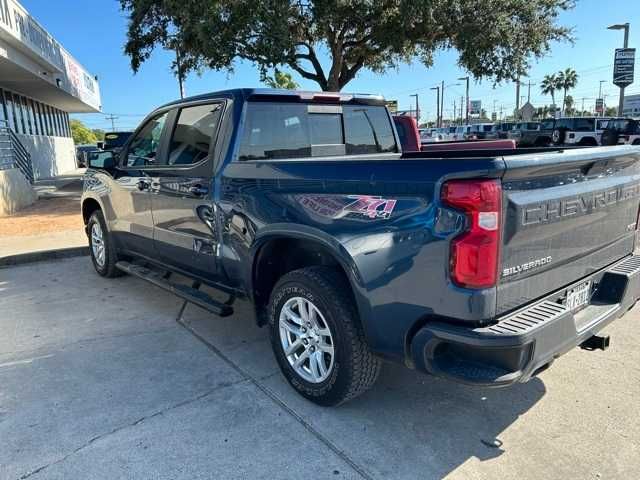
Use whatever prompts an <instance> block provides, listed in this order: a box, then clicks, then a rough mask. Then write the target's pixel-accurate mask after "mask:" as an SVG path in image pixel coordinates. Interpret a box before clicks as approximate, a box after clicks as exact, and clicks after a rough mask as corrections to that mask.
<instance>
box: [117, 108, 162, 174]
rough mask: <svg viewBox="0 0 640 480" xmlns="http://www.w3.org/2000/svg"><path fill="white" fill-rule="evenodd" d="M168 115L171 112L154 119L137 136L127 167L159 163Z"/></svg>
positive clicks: (126, 163) (126, 159)
mask: <svg viewBox="0 0 640 480" xmlns="http://www.w3.org/2000/svg"><path fill="white" fill-rule="evenodd" d="M168 115H169V112H165V113H163V114H160V115H158V116H156V117H154V118H152V119H151V120H149V121H148V122H147V123H146V124H145V125H144V127H142V129H141V130H140V131H139V132H138V133H137V134H136V136H135V137H134V139H133V140H132V141H131V143H130V144H129V149H128V150H127V157H126V158H125V165H124V166H125V167H144V166H149V165H155V164H156V163H157V158H156V157H157V155H158V148H159V147H160V139H161V136H162V129H163V128H164V124H165V123H166V121H167V116H168Z"/></svg>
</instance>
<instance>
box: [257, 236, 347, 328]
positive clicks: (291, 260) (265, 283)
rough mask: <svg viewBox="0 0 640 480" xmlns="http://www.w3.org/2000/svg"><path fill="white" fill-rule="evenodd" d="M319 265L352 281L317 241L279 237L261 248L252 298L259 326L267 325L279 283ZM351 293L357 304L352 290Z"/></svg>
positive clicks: (331, 254) (327, 250)
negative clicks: (267, 314)
mask: <svg viewBox="0 0 640 480" xmlns="http://www.w3.org/2000/svg"><path fill="white" fill-rule="evenodd" d="M317 265H324V266H329V267H334V268H335V269H336V270H337V271H338V272H339V273H340V274H342V275H344V277H345V280H346V281H347V282H349V278H348V276H347V273H346V272H345V270H344V268H343V267H342V265H341V264H340V262H338V260H336V258H335V256H334V255H333V253H332V252H331V251H330V250H329V249H328V248H327V247H325V246H324V245H322V244H320V243H318V242H314V241H312V240H306V239H297V238H277V239H273V240H269V241H268V242H267V243H265V244H264V245H263V246H262V247H261V248H260V250H259V251H258V253H257V254H256V257H255V261H254V264H253V297H254V303H255V308H256V313H257V315H256V317H257V321H258V325H264V324H265V323H266V322H267V318H266V311H267V308H266V307H267V305H268V303H269V297H270V296H271V291H272V290H273V287H275V285H276V283H277V282H278V280H279V279H280V278H281V277H282V276H283V275H285V274H287V273H289V272H291V271H293V270H298V269H300V268H304V267H311V266H317ZM349 293H350V295H351V296H352V298H353V301H354V302H355V297H354V296H353V291H352V290H351V289H350V292H349Z"/></svg>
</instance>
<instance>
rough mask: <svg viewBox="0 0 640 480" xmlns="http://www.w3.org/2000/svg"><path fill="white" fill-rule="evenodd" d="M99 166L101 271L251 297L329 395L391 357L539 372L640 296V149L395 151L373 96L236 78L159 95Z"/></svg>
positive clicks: (316, 397)
mask: <svg viewBox="0 0 640 480" xmlns="http://www.w3.org/2000/svg"><path fill="white" fill-rule="evenodd" d="M91 167H92V168H90V169H89V170H88V172H87V176H86V179H85V189H84V195H83V199H82V214H83V217H84V221H85V224H86V230H87V234H88V236H89V240H90V245H91V255H92V260H93V264H94V266H95V269H96V271H97V272H98V273H99V274H100V275H102V276H106V277H112V276H116V275H117V274H119V273H122V272H126V273H129V274H133V275H137V276H139V277H141V278H144V279H145V280H148V281H151V282H153V283H154V284H156V285H158V286H159V287H162V288H165V289H166V290H169V291H171V292H173V293H175V294H176V295H179V296H181V297H183V298H184V299H185V300H187V301H189V302H192V303H194V304H196V305H199V306H200V307H202V308H205V309H207V310H209V311H211V312H213V313H215V314H218V315H221V316H224V315H230V314H231V313H233V305H232V304H233V300H234V299H236V298H240V299H246V300H249V301H251V302H252V303H253V305H254V306H255V318H256V321H257V322H258V324H259V325H268V327H269V329H270V333H271V341H272V345H273V350H274V353H275V357H276V358H277V360H278V363H279V365H280V367H281V369H282V372H283V374H284V375H285V376H286V378H287V380H288V381H289V382H290V384H291V385H292V386H293V387H294V388H295V389H296V390H297V391H299V392H300V393H301V394H302V395H304V396H305V397H307V398H308V399H310V400H312V401H314V402H316V403H318V404H322V405H336V404H339V403H341V402H344V401H346V400H349V399H351V398H353V397H355V396H356V395H358V394H360V393H362V392H363V391H365V390H366V389H367V388H369V387H370V386H371V385H373V383H374V382H375V380H376V377H377V376H378V373H379V370H380V366H381V359H383V358H385V359H389V360H392V361H396V362H400V363H403V364H405V365H406V366H408V367H410V368H415V369H418V370H421V371H424V372H428V373H430V374H433V375H437V376H440V377H445V378H448V379H451V380H454V381H459V382H464V383H468V384H473V385H483V386H504V385H509V384H513V383H515V382H524V381H527V380H528V379H530V378H531V377H532V376H533V375H536V374H537V373H538V372H540V371H542V370H543V369H545V368H547V367H548V366H549V365H550V364H551V363H552V362H553V361H554V360H555V359H556V358H557V357H558V356H560V355H562V354H563V353H565V352H567V351H568V350H570V349H572V348H574V347H576V346H578V345H580V346H582V347H584V348H586V349H596V348H601V349H604V348H606V347H607V346H608V337H603V336H599V335H598V333H599V331H600V330H601V329H602V328H603V327H604V326H606V325H607V324H608V323H609V322H611V321H613V320H614V319H616V318H619V317H621V316H622V315H623V314H624V313H625V312H627V310H629V309H630V308H631V307H632V306H633V305H634V304H635V303H636V301H637V300H638V298H639V297H640V256H638V255H634V253H633V252H634V250H635V248H636V246H638V245H640V242H639V241H638V214H639V201H640V148H637V147H631V146H622V147H607V148H578V149H565V150H561V149H557V148H556V149H552V148H543V149H516V150H504V151H501V150H468V151H438V152H413V153H405V154H403V153H402V152H401V149H400V146H399V140H398V135H397V133H396V131H395V128H394V125H393V121H392V118H391V116H390V115H389V113H388V111H387V109H386V108H385V106H384V101H383V99H382V98H380V97H377V96H369V95H349V94H339V93H336V94H332V93H311V92H292V91H278V90H261V89H238V90H228V91H223V92H217V93H212V94H208V95H203V96H199V97H193V98H189V99H185V100H182V101H179V102H175V103H171V104H168V105H165V106H163V107H161V108H159V109H157V110H156V111H154V112H153V113H151V114H150V115H149V116H148V117H147V119H145V120H144V121H143V122H142V124H141V126H140V127H139V128H138V129H137V131H136V132H135V133H134V134H133V135H132V136H131V138H130V139H129V140H128V141H127V143H126V144H125V145H124V147H123V149H122V151H121V152H119V153H118V154H113V153H112V152H103V153H100V154H99V155H98V156H97V157H96V158H94V159H92V160H91ZM201 286H203V287H206V288H205V290H211V289H212V288H213V289H217V290H219V291H222V292H224V293H225V294H227V295H228V296H229V299H228V300H227V301H220V300H217V299H216V298H219V296H216V295H213V294H212V295H210V294H208V293H206V292H205V291H203V290H202V289H201V288H200V287H201ZM214 297H215V298H214Z"/></svg>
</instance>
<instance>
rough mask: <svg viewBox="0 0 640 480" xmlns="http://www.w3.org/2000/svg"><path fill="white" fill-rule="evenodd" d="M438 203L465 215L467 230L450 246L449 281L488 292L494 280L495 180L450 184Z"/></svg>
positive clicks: (497, 192) (496, 239)
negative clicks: (487, 289)
mask: <svg viewBox="0 0 640 480" xmlns="http://www.w3.org/2000/svg"><path fill="white" fill-rule="evenodd" d="M441 197H442V202H443V203H444V204H446V205H448V206H451V207H453V208H456V209H459V210H462V211H464V212H465V214H466V215H467V218H468V228H467V229H466V230H465V231H464V232H463V233H461V234H460V235H458V236H457V237H455V238H454V239H453V240H452V242H451V254H450V265H451V278H452V280H453V281H454V283H455V284H456V285H459V286H461V287H467V288H488V287H492V286H494V285H495V284H496V282H497V280H498V258H499V254H500V216H501V212H502V208H501V204H502V187H501V186H500V181H499V180H452V181H448V182H446V183H445V184H444V185H443V186H442V195H441Z"/></svg>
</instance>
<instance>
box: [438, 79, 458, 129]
mask: <svg viewBox="0 0 640 480" xmlns="http://www.w3.org/2000/svg"><path fill="white" fill-rule="evenodd" d="M457 86H460V84H459V83H451V84H449V85H445V84H444V80H443V81H442V86H441V88H442V91H441V93H440V113H441V114H442V117H443V120H444V89H445V88H449V87H457Z"/></svg>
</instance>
